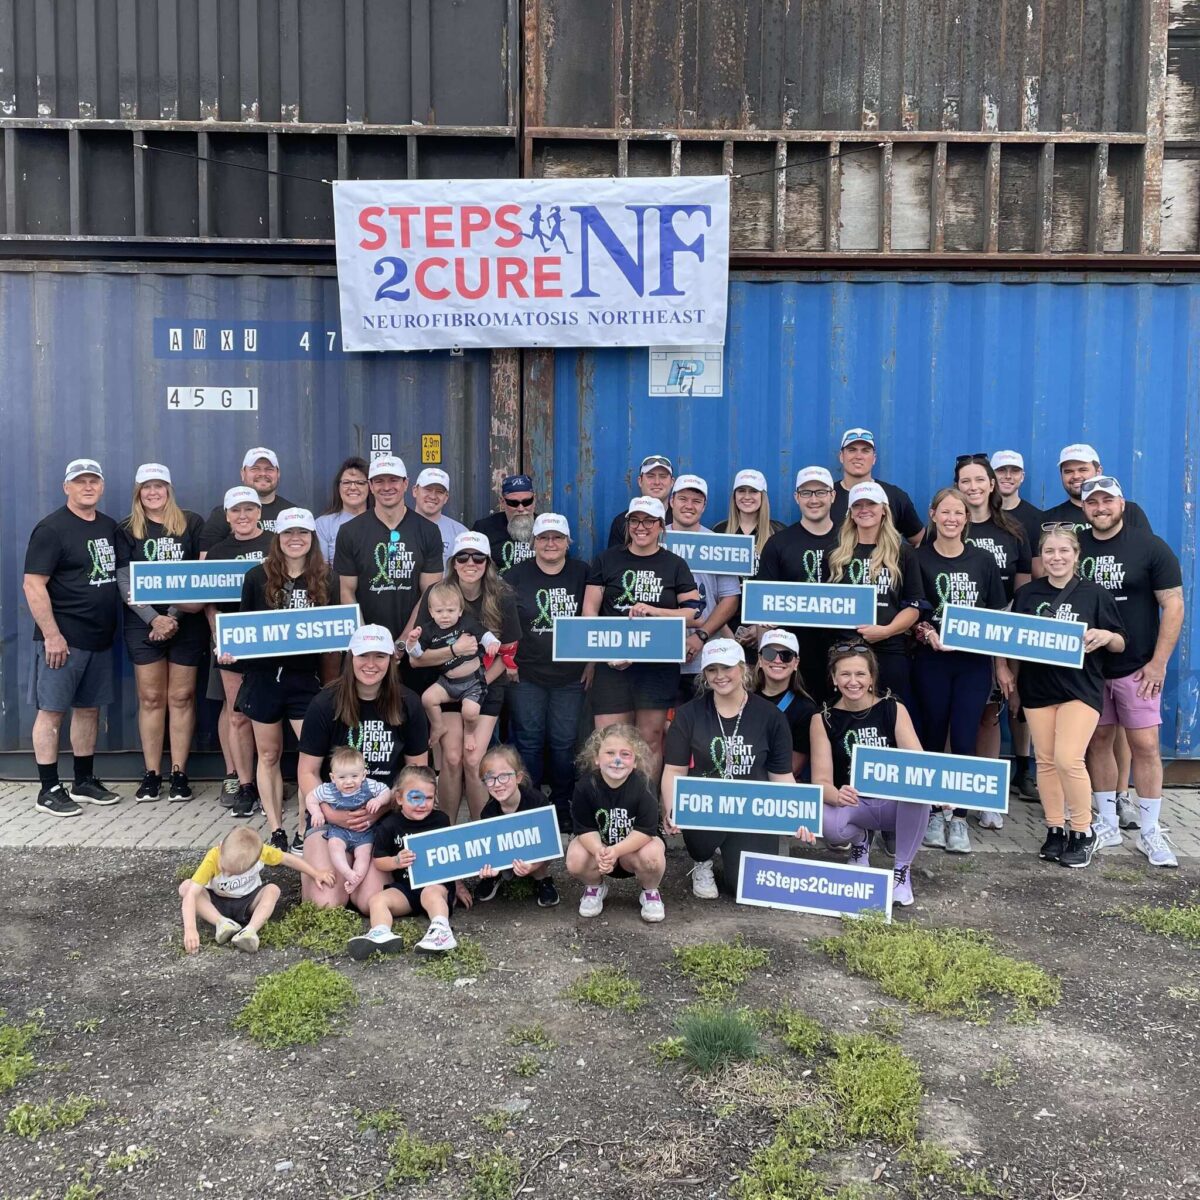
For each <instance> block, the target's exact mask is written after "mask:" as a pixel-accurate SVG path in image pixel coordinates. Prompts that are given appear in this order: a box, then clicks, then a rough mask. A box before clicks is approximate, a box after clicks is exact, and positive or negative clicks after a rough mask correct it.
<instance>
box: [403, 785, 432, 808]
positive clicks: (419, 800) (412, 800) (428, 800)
mask: <svg viewBox="0 0 1200 1200" xmlns="http://www.w3.org/2000/svg"><path fill="white" fill-rule="evenodd" d="M404 798H405V800H407V801H408V802H409V804H411V805H412V806H413V807H414V808H419V807H420V806H421V805H423V804H432V803H433V797H432V796H431V795H429V793H428V792H423V791H421V790H420V788H410V789H409V790H408V791H407V792H405V793H404Z"/></svg>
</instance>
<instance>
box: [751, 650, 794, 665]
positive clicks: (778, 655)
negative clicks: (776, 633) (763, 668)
mask: <svg viewBox="0 0 1200 1200" xmlns="http://www.w3.org/2000/svg"><path fill="white" fill-rule="evenodd" d="M758 657H759V658H761V659H763V660H764V661H765V662H781V663H783V664H784V665H785V666H786V665H787V664H788V663H794V662H795V661H796V659H798V658H799V657H800V656H799V655H798V654H797V653H796V652H795V650H785V649H784V648H783V647H782V646H764V647H763V648H762V649H761V650H760V651H759V652H758Z"/></svg>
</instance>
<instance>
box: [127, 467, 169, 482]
mask: <svg viewBox="0 0 1200 1200" xmlns="http://www.w3.org/2000/svg"><path fill="white" fill-rule="evenodd" d="M133 482H134V483H135V484H137V485H138V487H141V485H142V484H143V483H170V482H171V472H170V471H168V470H167V468H166V467H164V466H163V465H162V463H142V465H141V466H140V467H138V469H137V471H136V472H135V474H134V476H133Z"/></svg>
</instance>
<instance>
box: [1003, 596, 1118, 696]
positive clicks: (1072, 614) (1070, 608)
mask: <svg viewBox="0 0 1200 1200" xmlns="http://www.w3.org/2000/svg"><path fill="white" fill-rule="evenodd" d="M1068 586H1069V585H1068ZM1063 590H1064V589H1061V588H1056V587H1055V586H1054V584H1052V583H1051V582H1050V580H1049V579H1034V580H1032V581H1031V582H1029V583H1027V584H1026V585H1025V586H1024V587H1022V588H1018V589H1017V594H1016V596H1015V597H1014V598H1013V612H1017V613H1028V614H1029V615H1030V616H1034V617H1053V618H1054V619H1055V620H1058V621H1080V622H1082V623H1083V624H1084V625H1086V626H1087V627H1088V628H1089V629H1108V630H1111V631H1112V632H1113V633H1122V634H1123V633H1124V632H1125V627H1124V624H1123V622H1122V621H1121V614H1120V612H1119V611H1118V610H1117V604H1116V601H1115V600H1114V599H1113V597H1112V594H1111V593H1109V592H1107V591H1105V590H1104V588H1102V587H1098V586H1097V585H1096V584H1094V583H1090V582H1089V581H1088V580H1086V579H1081V580H1080V581H1079V582H1078V583H1077V584H1076V585H1075V587H1074V588H1072V590H1071V594H1070V595H1069V596H1068V597H1067V601H1066V603H1065V604H1062V603H1060V602H1059V597H1060V596H1061V595H1062V593H1063ZM1112 657H1113V656H1112V655H1111V654H1110V653H1109V652H1108V651H1107V650H1093V651H1092V652H1091V653H1090V654H1085V655H1084V656H1083V667H1082V668H1081V669H1079V670H1076V669H1075V668H1074V667H1052V666H1048V665H1047V664H1045V663H1033V662H1019V663H1016V664H1015V666H1016V667H1017V691H1018V692H1019V693H1020V696H1021V704H1022V705H1023V706H1024V707H1025V708H1047V707H1049V706H1050V705H1051V704H1066V703H1067V702H1068V701H1070V700H1082V701H1083V702H1084V704H1087V705H1090V706H1091V707H1092V708H1094V709H1095V710H1096V711H1097V712H1103V711H1104V674H1105V665H1106V663H1107V662H1108V661H1110V660H1111V659H1112Z"/></svg>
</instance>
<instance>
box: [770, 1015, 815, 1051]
mask: <svg viewBox="0 0 1200 1200" xmlns="http://www.w3.org/2000/svg"><path fill="white" fill-rule="evenodd" d="M771 1024H772V1025H773V1026H774V1027H775V1029H777V1030H778V1031H779V1040H780V1041H781V1042H782V1043H783V1044H784V1045H785V1046H786V1047H787V1048H788V1049H789V1050H791V1051H793V1052H794V1053H795V1054H799V1055H800V1057H801V1058H813V1057H815V1055H816V1053H817V1051H818V1050H820V1048H821V1047H822V1046H824V1045H825V1042H826V1033H825V1030H824V1028H823V1027H822V1026H821V1023H820V1021H814V1020H813V1019H812V1017H810V1016H808V1014H807V1013H803V1012H801V1011H800V1009H798V1008H792V1007H790V1006H787V1005H785V1006H784V1007H783V1008H781V1009H779V1010H778V1011H776V1012H774V1013H772V1014H771Z"/></svg>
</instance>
